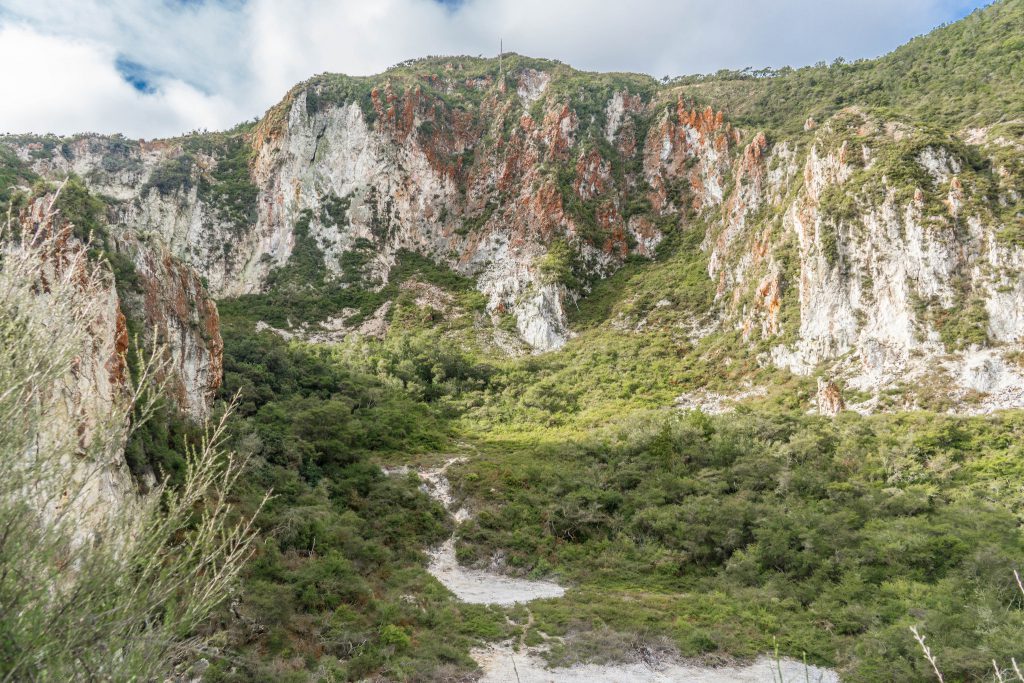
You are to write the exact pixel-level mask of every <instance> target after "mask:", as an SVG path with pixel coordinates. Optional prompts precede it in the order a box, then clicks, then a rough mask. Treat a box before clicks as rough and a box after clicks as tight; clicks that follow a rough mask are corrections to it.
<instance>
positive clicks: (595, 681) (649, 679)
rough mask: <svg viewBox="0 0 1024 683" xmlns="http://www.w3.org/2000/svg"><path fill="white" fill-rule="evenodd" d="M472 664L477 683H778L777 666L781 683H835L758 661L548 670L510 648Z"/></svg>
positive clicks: (789, 663)
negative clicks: (478, 672)
mask: <svg viewBox="0 0 1024 683" xmlns="http://www.w3.org/2000/svg"><path fill="white" fill-rule="evenodd" d="M471 654H472V656H473V659H475V660H476V663H477V664H479V665H480V668H481V669H483V670H484V675H483V678H481V679H480V680H479V682H478V683H769V682H773V681H778V680H779V673H780V666H781V674H782V680H783V681H784V682H785V683H806V682H807V681H810V682H811V683H838V681H839V676H837V675H836V673H835V672H834V671H831V670H829V669H821V668H819V667H816V666H810V665H808V666H807V667H805V666H804V664H803V662H798V661H795V660H792V659H783V660H781V661H780V662H776V661H775V660H773V659H770V658H768V657H759V658H758V659H756V660H755V661H754V662H753V663H752V664H749V665H747V666H723V667H709V666H697V665H693V666H689V665H686V664H679V663H670V662H664V663H662V664H659V665H656V666H654V667H652V666H648V665H647V664H642V663H640V662H634V663H629V664H600V665H599V664H577V665H575V666H572V667H568V668H557V669H548V668H547V667H546V665H545V662H544V660H543V659H542V658H541V657H540V656H538V655H537V654H533V653H530V652H525V653H524V652H518V653H517V652H513V651H512V647H511V646H510V645H499V646H494V647H490V648H487V649H481V650H473V652H472V653H471Z"/></svg>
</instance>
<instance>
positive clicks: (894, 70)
mask: <svg viewBox="0 0 1024 683" xmlns="http://www.w3.org/2000/svg"><path fill="white" fill-rule="evenodd" d="M1019 11H1020V10H1019V6H1018V5H1017V4H1016V3H999V4H996V5H994V6H992V7H990V8H988V9H986V10H985V11H984V12H978V13H975V14H974V15H971V16H970V17H969V18H967V19H965V20H964V21H963V22H960V23H958V24H956V25H954V26H950V27H946V28H943V29H940V30H938V31H936V32H935V33H933V34H931V35H929V36H928V37H926V38H920V39H917V40H915V41H913V42H911V43H910V44H908V45H907V46H905V47H903V48H900V49H899V50H897V51H896V52H894V53H893V54H891V55H888V56H886V57H884V58H882V59H881V60H878V61H875V62H858V63H854V64H842V63H837V64H834V65H832V66H830V67H814V68H808V69H800V70H796V71H791V70H785V71H783V72H780V73H778V74H775V75H770V76H767V77H753V76H749V75H744V74H738V75H737V74H732V75H730V74H723V75H720V76H714V77H707V78H703V79H699V80H695V79H680V81H679V82H678V83H677V82H670V83H667V84H658V83H656V82H655V81H653V80H652V79H650V78H647V77H644V76H639V75H630V74H587V73H582V72H578V71H575V70H573V69H571V68H570V67H567V66H565V65H562V64H558V63H555V62H550V61H544V60H535V59H528V58H524V57H519V56H517V55H508V56H507V58H505V59H503V60H501V61H499V60H493V59H478V58H466V57H462V58H428V59H424V60H413V61H411V62H408V63H405V64H401V65H399V66H397V67H394V68H392V69H390V70H389V71H387V72H385V73H384V74H382V75H380V76H376V77H369V78H349V77H345V76H337V75H328V74H325V75H322V76H318V77H315V78H313V79H310V80H309V81H307V82H305V83H302V84H300V85H298V86H296V87H295V88H294V89H293V90H292V91H291V92H289V93H288V95H287V96H286V97H285V99H284V100H283V101H282V102H281V103H279V104H278V105H276V106H275V107H274V108H272V109H271V110H270V111H269V112H268V113H267V115H266V116H265V117H263V119H261V120H260V121H259V122H257V123H256V124H254V125H247V126H243V127H240V128H239V129H236V130H234V131H232V132H229V133H224V134H196V135H191V136H186V137H183V138H178V139H172V140H161V141H153V142H141V141H138V142H137V141H129V140H125V139H121V138H117V137H113V138H107V137H100V136H89V135H86V136H77V137H74V138H70V139H58V138H51V137H44V138H36V137H10V136H9V137H7V138H6V139H5V140H4V143H5V144H6V145H7V148H8V149H10V150H11V151H13V153H14V155H16V157H17V162H16V163H15V164H14V169H13V170H11V171H8V174H9V175H11V177H13V178H17V177H19V176H18V173H22V177H26V176H25V175H24V174H25V173H30V174H34V175H38V176H41V177H46V178H58V177H62V176H63V175H66V174H68V173H74V174H77V175H78V176H79V177H81V178H83V179H84V181H85V182H86V183H87V184H88V186H89V187H90V188H91V190H92V191H93V192H94V193H96V194H98V195H101V196H103V197H105V198H107V199H108V202H109V206H110V208H109V210H110V212H111V213H112V214H114V215H115V218H114V221H115V224H116V225H120V226H124V227H125V228H128V229H130V230H132V231H134V232H137V233H139V234H145V235H154V236H156V237H158V238H159V239H160V240H161V241H163V242H164V243H165V244H167V245H168V247H169V248H170V249H171V250H172V252H173V253H174V255H175V256H177V257H178V258H179V259H181V260H182V261H184V262H186V263H188V264H190V265H191V266H192V267H193V268H195V269H196V271H197V272H198V273H199V274H200V275H201V276H202V277H204V278H205V280H206V282H207V283H208V285H209V287H210V290H211V292H212V293H213V294H214V295H215V296H219V297H225V296H228V297H232V296H238V295H248V294H253V293H258V292H266V291H268V290H270V291H274V292H276V293H277V294H278V295H279V296H283V297H285V298H286V299H287V300H289V301H291V303H290V304H288V305H286V306H285V307H284V308H281V307H277V306H275V307H273V308H275V309H277V310H276V315H275V311H274V310H270V311H267V318H268V319H267V320H266V321H265V322H266V323H268V324H271V325H273V326H276V327H281V326H282V325H284V326H287V325H288V320H290V321H291V323H292V324H293V325H294V326H296V329H299V330H300V331H299V334H306V335H307V336H308V335H309V334H310V332H309V330H313V329H317V325H315V323H322V322H324V321H327V320H333V321H334V323H335V326H336V327H338V326H340V329H349V328H353V327H358V325H359V324H360V322H361V321H362V320H363V319H366V318H367V317H371V316H373V315H374V313H375V312H377V313H378V316H377V317H381V316H382V315H383V313H382V309H381V308H380V306H383V305H384V302H382V301H381V302H373V303H374V304H375V305H376V306H377V308H375V309H374V310H369V309H368V308H367V307H368V306H369V304H370V303H371V302H370V299H373V297H369V298H367V297H362V296H360V295H357V294H356V293H355V292H349V291H345V290H344V289H342V290H341V291H338V290H339V288H345V287H347V285H348V284H350V283H352V284H355V285H357V286H358V288H359V289H363V290H365V289H371V290H372V289H379V288H381V287H383V286H384V285H385V284H386V283H387V282H388V276H389V273H390V272H391V270H392V269H393V268H394V267H395V264H396V262H397V261H398V260H400V259H401V257H402V254H405V253H407V252H412V253H414V254H419V255H421V256H424V257H426V258H428V259H429V260H431V261H433V262H434V263H437V264H440V265H442V266H445V267H447V268H450V269H452V270H454V271H456V272H458V273H460V274H461V275H464V276H466V277H470V278H472V279H473V280H474V282H475V287H476V289H477V290H479V291H480V292H481V293H483V294H484V295H485V296H486V298H487V304H486V311H487V313H488V315H489V316H490V318H491V320H492V321H493V322H494V323H495V324H496V325H500V324H501V321H502V319H503V318H505V317H506V316H511V319H514V328H515V330H516V331H517V333H518V336H519V337H520V339H521V340H522V341H524V342H525V343H526V344H527V345H528V346H529V347H531V348H532V349H535V350H538V351H547V350H552V349H556V348H559V347H561V346H562V345H563V344H565V342H566V341H567V340H569V339H570V338H571V337H572V336H573V334H574V331H573V329H572V326H571V324H570V322H569V313H570V312H571V311H572V310H573V309H575V308H576V305H577V303H578V302H579V301H580V300H582V299H586V297H587V295H588V293H589V292H590V291H591V290H592V289H593V287H594V285H595V284H596V283H598V282H599V281H601V280H602V279H603V278H606V277H608V276H609V275H611V274H613V273H614V272H616V271H617V270H618V269H619V268H620V267H621V266H622V265H623V264H624V263H626V262H629V261H632V260H633V259H647V260H651V261H654V262H657V261H658V260H659V258H658V254H659V251H658V246H659V244H662V243H663V241H665V239H666V237H671V238H672V239H670V240H669V243H671V242H674V241H679V240H683V241H687V242H689V243H692V242H694V241H695V240H696V237H691V233H696V234H697V235H699V237H700V249H701V251H702V252H703V253H702V256H700V257H696V258H694V260H693V263H692V264H689V265H688V266H687V267H688V268H693V269H697V268H699V269H706V272H707V277H708V279H709V281H710V282H711V284H712V286H713V288H714V292H713V296H712V297H707V296H706V294H707V293H706V292H702V293H701V294H702V300H699V301H685V302H683V301H676V300H674V299H673V297H672V296H667V295H668V294H669V293H668V292H665V294H666V296H664V297H659V298H658V299H657V300H656V301H654V302H645V303H642V304H641V305H640V306H636V305H632V306H630V309H631V310H630V313H629V316H628V318H629V324H632V325H641V326H643V325H646V324H648V322H649V321H650V319H651V318H650V316H651V315H652V314H653V315H655V317H657V318H660V319H663V320H667V318H669V317H673V316H672V315H671V314H675V317H677V318H686V319H688V320H690V321H695V320H699V321H701V326H699V329H694V330H691V331H688V332H686V335H687V336H688V337H689V338H690V339H691V340H694V341H696V340H698V339H699V338H701V337H702V336H703V335H707V334H709V333H710V334H712V335H714V336H717V337H726V336H731V337H735V336H737V335H736V333H737V332H738V336H739V337H740V344H741V347H742V349H743V351H744V353H746V354H752V355H755V356H757V357H758V362H759V363H760V364H762V365H771V366H774V367H778V368H785V369H787V370H789V371H791V372H795V373H797V374H800V375H823V376H826V377H828V376H832V377H836V378H839V379H841V380H842V381H843V382H845V383H847V384H849V385H850V387H851V388H852V389H853V390H854V391H855V392H857V397H858V398H861V397H862V395H863V396H866V397H867V398H865V399H864V400H859V401H856V405H859V406H861V407H862V409H864V410H869V409H873V407H874V406H875V405H876V404H877V403H878V402H879V400H880V396H881V394H882V392H890V393H891V392H896V391H899V392H901V393H902V394H905V395H907V396H908V397H909V398H908V399H907V403H908V404H911V405H912V404H915V401H916V402H917V403H921V402H922V401H923V402H927V401H929V400H931V398H932V396H931V394H935V393H936V392H930V391H928V388H929V387H930V386H935V387H936V388H939V387H945V386H946V384H947V383H952V385H953V386H955V387H956V390H955V391H956V393H955V394H954V395H953V400H954V403H957V404H963V405H967V404H970V405H971V406H975V405H977V406H980V409H986V408H994V407H1010V406H1017V405H1021V402H1022V401H1024V397H1022V396H1021V394H1020V392H1019V391H1017V389H1016V387H1018V386H1020V383H1021V382H1020V380H1021V377H1020V374H1019V372H1018V370H1017V368H1016V365H1015V364H1014V363H1013V362H1011V361H1007V360H1006V359H1007V357H1012V356H1013V355H1014V354H1015V353H1016V352H1017V351H1018V348H1017V346H1016V345H1017V343H1018V342H1019V341H1020V339H1021V334H1022V331H1024V329H1022V325H1024V322H1022V321H1024V318H1022V317H1021V315H1020V311H1021V309H1022V306H1024V289H1022V288H1021V286H1020V284H1019V282H1018V281H1017V280H1018V278H1017V277H1016V275H1017V273H1018V272H1019V269H1020V264H1021V262H1022V261H1021V259H1022V252H1021V251H1020V249H1019V248H1018V246H1017V245H1018V243H1019V239H1020V238H1019V237H1018V233H1021V231H1022V230H1024V223H1022V221H1024V218H1022V212H1024V204H1022V203H1021V202H1022V200H1021V193H1022V191H1024V185H1022V183H1024V181H1022V176H1021V173H1022V171H1021V166H1020V162H1019V151H1020V149H1021V145H1022V144H1024V143H1022V141H1021V140H1022V138H1021V133H1022V129H1021V124H1020V120H1021V118H1022V117H1024V112H1022V111H1021V107H1022V104H1021V100H1020V97H1019V93H1017V92H1016V91H1018V90H1019V87H1017V84H1018V83H1019V76H1020V68H1021V67H1020V60H1019V59H1017V58H1016V57H1017V55H1018V52H1017V46H1018V43H1019V36H1016V35H1014V32H1013V26H1014V21H1015V20H1017V19H1019V18H1020V17H1019ZM974 45H980V46H981V47H977V48H975V47H972V46H974ZM499 69H500V72H499ZM943 90H951V91H953V92H956V93H959V95H958V96H957V97H949V96H943V97H939V96H938V93H939V92H940V91H943ZM723 91H724V92H723ZM823 93H828V95H827V96H826V95H825V94H823ZM983 93H991V98H989V97H986V99H985V101H986V103H987V104H986V106H983V107H977V108H976V105H977V102H978V100H977V98H978V97H981V95H982V94H983ZM993 100H994V101H993ZM940 105H941V106H940ZM733 119H735V120H736V121H738V122H742V125H734V124H733V123H732V121H733ZM796 122H799V127H798V126H797V125H796ZM7 155H8V157H5V158H9V157H10V153H7ZM665 251H668V249H664V250H663V252H662V253H664V252H665ZM296 269H300V270H301V273H300V274H299V275H298V276H297V277H294V278H291V281H289V282H287V283H284V282H282V284H280V285H275V283H277V282H281V281H282V280H286V279H288V278H285V277H283V275H282V274H283V272H286V271H289V270H291V271H296ZM324 289H330V290H333V291H332V293H331V294H329V295H326V296H323V295H322V294H323V292H322V291H321V290H324ZM350 289H354V288H350ZM313 292H316V293H317V294H316V295H313ZM655 294H656V293H655ZM299 299H303V300H304V301H306V302H310V301H315V304H314V305H312V306H310V305H300V304H298V303H297V300H299ZM657 302H662V303H661V306H659V307H657V308H655V307H653V306H652V304H654V303H657ZM645 307H646V308H645ZM285 309H288V315H287V318H288V320H285V319H284V318H282V317H281V311H282V310H285ZM663 309H668V310H663ZM619 322H620V324H621V323H623V322H624V321H623V320H620V321H619ZM303 324H305V325H306V328H302V325H303ZM660 324H661V325H662V326H665V324H666V322H662V323H660ZM510 326H511V320H510V323H509V325H505V328H508V329H511V327H510ZM302 329H306V330H307V331H306V332H302V331H301V330H302ZM911 387H914V389H913V390H911ZM938 393H941V394H945V391H944V390H942V391H939V392H938ZM917 394H921V395H920V396H918V395H917ZM971 409H975V408H973V407H972V408H971Z"/></svg>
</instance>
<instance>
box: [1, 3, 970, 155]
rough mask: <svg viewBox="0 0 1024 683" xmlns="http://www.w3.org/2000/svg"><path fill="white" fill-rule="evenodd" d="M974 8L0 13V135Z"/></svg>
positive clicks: (262, 104)
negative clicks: (388, 80)
mask: <svg viewBox="0 0 1024 683" xmlns="http://www.w3.org/2000/svg"><path fill="white" fill-rule="evenodd" d="M987 3H988V0H858V1H857V2H853V1H851V0H625V1H623V0H0V64H2V65H3V67H2V68H0V93H3V96H2V97H0V132H16V133H26V132H33V133H58V134H72V133H77V132H98V133H118V132H120V133H123V134H125V135H126V136H128V137H133V138H147V139H150V138H155V137H166V136H171V135H176V134H180V133H184V132H188V131H191V130H222V129H226V128H230V127H231V126H233V125H235V124H237V123H240V122H242V121H245V120H250V119H253V118H254V117H258V116H261V115H262V114H263V113H264V112H265V111H266V110H267V108H269V107H270V106H272V105H273V104H274V103H276V102H277V101H279V100H280V99H281V98H282V97H283V96H284V94H285V93H286V92H287V91H288V89H289V88H291V86H293V85H294V84H295V83H298V82H299V81H302V80H305V79H306V78H308V77H310V76H312V75H314V74H317V73H322V72H325V71H330V72H340V73H347V74H351V75H369V74H374V73H379V72H381V71H383V70H384V69H386V68H388V67H389V66H391V65H393V64H396V63H398V62H401V61H403V60H406V59H410V58H413V57H422V56H427V55H441V54H453V55H454V54H469V55H484V56H494V55H496V54H497V52H498V45H499V40H501V41H504V46H505V50H506V51H511V52H518V53H519V54H524V55H530V56H533V57H546V58H551V59H558V60H561V61H563V62H566V63H568V64H571V65H573V66H575V67H576V68H580V69H585V70H590V71H636V72H642V73H648V74H651V75H652V76H655V77H656V78H660V77H662V76H665V75H668V76H677V75H683V74H693V73H707V72H713V71H716V70H718V69H720V68H744V67H748V66H749V67H754V68H761V67H765V66H775V67H778V66H785V65H790V66H803V65H806V64H814V63H816V62H818V61H822V60H824V61H829V62H831V61H832V60H834V59H835V58H837V57H843V58H846V59H857V58H861V57H875V56H878V55H881V54H884V53H886V52H888V51H890V50H892V49H893V48H895V47H897V46H898V45H900V44H902V43H904V42H906V41H907V40H909V39H910V38H912V37H913V36H915V35H920V34H922V33H927V32H928V31H929V30H931V29H932V28H934V27H936V26H938V25H940V24H943V23H946V22H950V21H955V20H956V19H958V18H960V17H963V16H965V15H966V14H968V13H970V12H971V11H972V10H974V9H975V8H977V7H980V6H982V5H985V4H987Z"/></svg>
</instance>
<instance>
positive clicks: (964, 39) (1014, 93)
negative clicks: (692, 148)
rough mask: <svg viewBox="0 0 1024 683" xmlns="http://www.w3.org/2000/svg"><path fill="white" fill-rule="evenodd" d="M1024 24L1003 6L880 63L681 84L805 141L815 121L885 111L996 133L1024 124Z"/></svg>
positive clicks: (1014, 6) (1022, 8)
mask: <svg viewBox="0 0 1024 683" xmlns="http://www.w3.org/2000/svg"><path fill="white" fill-rule="evenodd" d="M1022 21H1024V5H1022V3H1021V2H1019V0H1014V1H1012V2H1007V1H1005V0H1004V1H1003V2H996V3H993V4H992V5H990V6H988V7H986V8H984V9H979V10H976V11H974V12H973V13H971V14H970V15H968V16H967V17H965V18H964V19H962V20H960V21H958V22H956V23H954V24H950V25H947V26H943V27H941V28H938V29H936V30H934V31H932V32H931V33H929V34H927V35H925V36H919V37H917V38H915V39H913V40H911V41H910V42H909V43H907V44H906V45H903V46H901V47H899V48H897V49H896V50H894V51H893V52H891V53H889V54H887V55H885V56H884V57H881V58H879V59H874V60H866V59H862V60H857V61H855V62H846V61H844V60H842V59H838V60H836V61H835V62H833V63H832V64H831V65H824V64H820V65H816V66H811V67H804V68H800V69H792V68H784V69H780V70H777V71H771V70H768V71H765V72H756V71H750V70H748V71H743V72H730V71H722V72H719V73H717V74H710V75H708V76H697V77H682V78H679V79H676V81H674V83H676V84H678V85H680V88H681V90H682V91H683V92H685V93H686V94H688V95H691V96H693V97H697V98H700V99H702V100H704V101H709V102H712V103H713V104H714V105H715V106H716V107H721V108H722V109H724V110H725V112H726V114H727V116H728V117H729V118H730V119H731V120H733V121H734V122H736V123H737V124H738V125H743V126H749V127H756V128H767V129H768V130H769V131H770V132H772V133H777V134H792V133H798V132H799V131H800V129H801V128H802V127H803V124H804V122H805V121H806V120H807V118H808V117H813V118H815V119H817V120H819V121H820V120H824V119H826V118H828V117H829V116H831V115H832V114H835V113H836V112H838V111H840V110H841V109H843V108H845V107H849V106H867V107H873V108H880V109H885V110H888V111H890V112H892V113H895V114H899V115H904V116H909V117H913V118H914V119H916V120H919V121H923V122H929V123H934V124H937V125H940V126H942V127H944V128H946V129H947V130H951V131H956V130H960V129H962V128H966V127H981V126H990V125H993V124H997V123H1002V122H1010V121H1017V120H1019V119H1021V118H1022V117H1024V99H1022V97H1021V92H1020V83H1021V80H1022V78H1024V66H1022V64H1021V59H1020V52H1021V50H1022V49H1024V37H1022V36H1021V31H1020V26H1021V22H1022ZM762 74H770V76H768V77H763V76H762Z"/></svg>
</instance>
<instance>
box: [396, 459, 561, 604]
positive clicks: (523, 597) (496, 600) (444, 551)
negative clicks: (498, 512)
mask: <svg viewBox="0 0 1024 683" xmlns="http://www.w3.org/2000/svg"><path fill="white" fill-rule="evenodd" d="M464 461H465V458H452V459H451V460H448V461H447V462H445V464H444V465H443V466H441V467H438V468H435V469H430V470H421V471H419V472H417V475H418V476H419V478H420V481H422V482H423V485H422V488H423V490H424V491H425V492H426V493H427V494H428V495H429V496H430V497H431V498H433V499H435V500H437V501H438V502H440V503H441V504H442V505H444V507H445V509H446V510H448V512H449V513H451V514H452V516H453V517H454V519H455V522H456V523H457V524H461V523H462V522H464V521H466V520H467V519H469V517H470V514H469V511H468V510H466V508H459V509H458V510H452V508H453V507H454V505H455V501H454V500H453V498H452V489H451V485H450V484H449V482H448V477H446V476H445V472H446V471H447V470H448V468H449V467H451V466H452V465H455V464H458V463H460V462H464ZM384 472H385V474H388V475H404V474H407V473H408V472H409V469H408V468H405V467H395V468H390V469H385V470H384ZM429 554H430V565H429V566H428V567H427V571H429V572H430V573H431V574H432V575H433V576H434V578H436V579H437V580H438V581H440V582H441V584H442V585H443V586H444V587H445V588H447V589H448V590H450V591H451V592H452V593H454V594H455V596H456V597H457V598H458V599H459V600H462V601H463V602H469V603H473V604H478V605H506V606H507V605H514V604H516V603H523V602H530V601H531V600H540V599H543V598H559V597H561V596H562V595H564V594H565V589H564V588H562V587H561V586H559V585H558V584H557V583H552V582H551V581H530V580H527V579H518V578H515V577H512V576H506V575H504V574H499V573H498V572H493V571H487V570H484V569H470V568H468V567H463V566H462V565H461V564H459V561H458V559H457V558H456V557H455V536H454V535H452V536H451V537H450V538H449V539H448V540H446V541H445V542H444V543H442V544H441V545H440V546H438V547H436V548H434V549H433V550H431V551H430V553H429Z"/></svg>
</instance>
